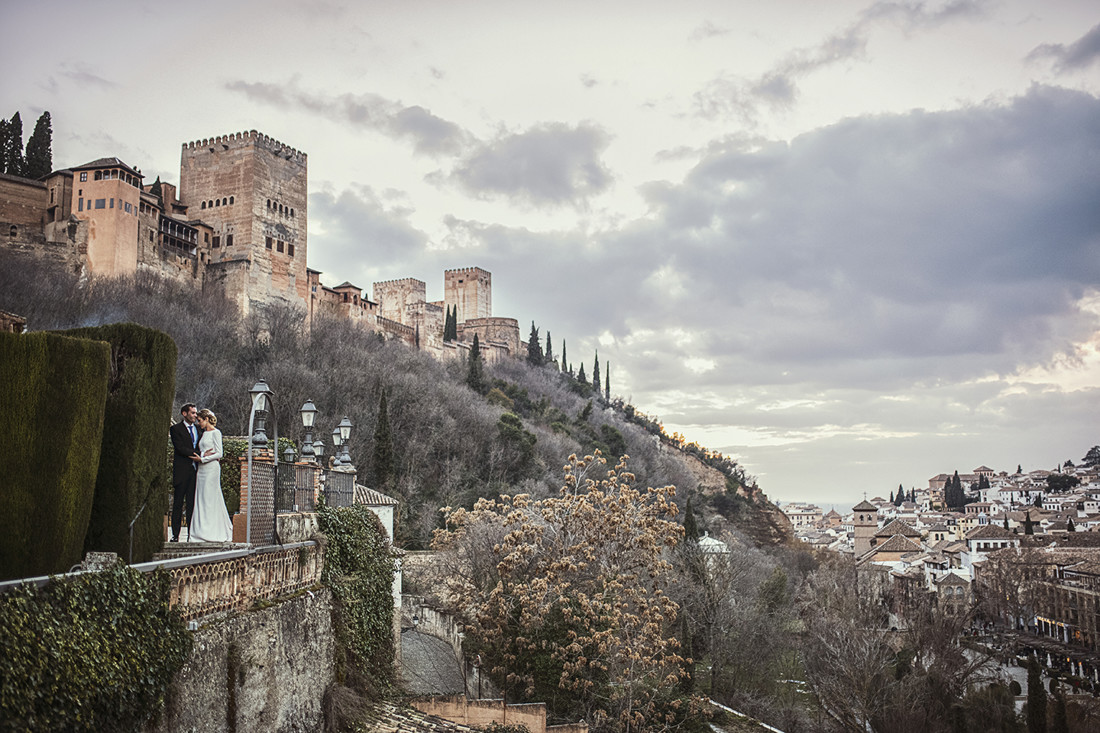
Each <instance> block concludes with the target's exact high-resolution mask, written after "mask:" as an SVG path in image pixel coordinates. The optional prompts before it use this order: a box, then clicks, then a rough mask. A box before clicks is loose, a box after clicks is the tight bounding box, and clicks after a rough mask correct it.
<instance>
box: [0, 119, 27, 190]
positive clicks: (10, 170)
mask: <svg viewBox="0 0 1100 733" xmlns="http://www.w3.org/2000/svg"><path fill="white" fill-rule="evenodd" d="M6 132H7V134H6V135H5V136H4V140H3V145H4V149H3V150H2V151H0V154H2V155H3V160H2V161H0V172H3V173H7V174H8V175H11V176H21V175H23V168H24V161H23V120H22V119H21V118H20V117H19V113H18V112H16V113H15V114H13V115H12V116H11V119H10V120H8V124H7V125H6Z"/></svg>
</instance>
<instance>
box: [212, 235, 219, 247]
mask: <svg viewBox="0 0 1100 733" xmlns="http://www.w3.org/2000/svg"><path fill="white" fill-rule="evenodd" d="M211 246H212V247H214V248H215V249H217V248H218V247H220V246H222V238H221V237H220V236H218V235H217V234H215V235H214V243H213V244H212V245H211Z"/></svg>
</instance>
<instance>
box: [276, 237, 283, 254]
mask: <svg viewBox="0 0 1100 733" xmlns="http://www.w3.org/2000/svg"><path fill="white" fill-rule="evenodd" d="M277 249H278V250H279V251H280V252H282V251H283V240H281V239H280V240H279V244H278V247H277Z"/></svg>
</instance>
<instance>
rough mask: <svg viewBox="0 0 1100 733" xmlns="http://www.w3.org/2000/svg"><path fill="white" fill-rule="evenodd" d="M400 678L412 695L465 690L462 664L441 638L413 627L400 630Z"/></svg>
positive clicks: (441, 693)
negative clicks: (415, 629)
mask: <svg viewBox="0 0 1100 733" xmlns="http://www.w3.org/2000/svg"><path fill="white" fill-rule="evenodd" d="M401 679H402V681H403V682H404V683H405V689H406V690H407V691H408V692H409V693H411V694H413V695H461V694H463V693H465V691H466V689H465V685H464V684H463V679H462V665H461V663H460V662H459V660H458V659H456V658H455V653H454V649H452V648H451V645H450V644H448V643H447V642H445V641H443V640H442V639H437V638H435V637H434V636H428V635H427V634H422V633H420V632H419V631H414V630H413V629H407V630H405V631H402V632H401Z"/></svg>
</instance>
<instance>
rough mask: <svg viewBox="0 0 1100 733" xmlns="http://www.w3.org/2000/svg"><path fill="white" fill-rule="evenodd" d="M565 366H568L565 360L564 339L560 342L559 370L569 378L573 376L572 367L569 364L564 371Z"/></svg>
mask: <svg viewBox="0 0 1100 733" xmlns="http://www.w3.org/2000/svg"><path fill="white" fill-rule="evenodd" d="M566 364H569V362H568V361H566V360H565V339H562V340H561V370H562V371H563V372H568V373H569V376H573V365H572V364H569V368H568V369H566Z"/></svg>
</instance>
